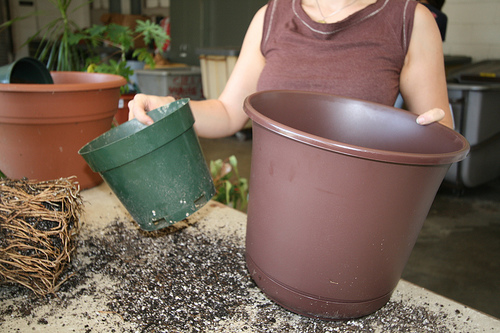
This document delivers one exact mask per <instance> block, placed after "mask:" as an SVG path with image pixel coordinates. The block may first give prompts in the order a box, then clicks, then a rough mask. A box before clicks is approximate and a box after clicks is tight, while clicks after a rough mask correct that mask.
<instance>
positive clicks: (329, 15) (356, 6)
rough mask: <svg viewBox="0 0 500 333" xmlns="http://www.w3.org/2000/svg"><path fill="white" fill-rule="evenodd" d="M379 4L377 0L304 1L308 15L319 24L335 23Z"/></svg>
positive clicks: (303, 6) (304, 7)
mask: <svg viewBox="0 0 500 333" xmlns="http://www.w3.org/2000/svg"><path fill="white" fill-rule="evenodd" d="M375 2H377V0H302V2H301V3H302V8H303V9H304V11H305V12H306V14H307V15H308V16H309V17H310V18H311V19H312V20H314V21H316V22H319V23H335V22H338V21H341V20H343V19H345V18H346V17H348V16H350V15H352V14H354V13H356V12H358V11H360V10H362V9H363V8H365V7H367V6H368V5H371V4H373V3H375Z"/></svg>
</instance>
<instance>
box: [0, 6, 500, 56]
mask: <svg viewBox="0 0 500 333" xmlns="http://www.w3.org/2000/svg"><path fill="white" fill-rule="evenodd" d="M0 1H1V3H2V8H3V9H4V12H8V8H9V7H10V14H11V17H12V16H16V15H20V14H25V13H26V12H27V11H29V12H32V11H33V9H35V8H36V9H38V10H40V9H44V7H45V6H44V3H48V0H29V1H20V0H0ZM82 1H83V0H75V2H77V3H81V2H82ZM206 1H207V0H199V2H200V3H204V2H206ZM238 1H239V2H240V1H241V2H244V3H248V2H251V1H250V0H238ZM9 2H10V6H9ZM175 2H184V0H95V1H94V5H93V6H90V8H88V7H87V8H82V9H80V11H79V13H78V14H77V15H75V16H76V20H77V21H80V23H81V25H82V26H88V25H90V24H91V23H99V18H100V16H101V14H102V13H104V12H108V11H111V12H112V9H113V8H115V7H117V6H118V7H120V12H122V13H125V14H127V13H131V12H134V11H135V9H136V8H137V7H141V9H142V13H143V14H145V15H168V14H169V9H170V8H169V7H170V6H171V5H172V3H175ZM208 2H209V1H208ZM264 2H265V0H264ZM30 3H34V4H35V5H33V6H31V7H30V6H26V4H30ZM20 4H24V5H20ZM39 6H40V7H39ZM89 9H90V10H89ZM193 10H195V9H194V8H193ZM89 11H90V15H89ZM443 11H444V12H445V13H446V14H447V15H448V32H447V36H446V41H445V42H444V45H443V47H444V52H445V54H448V55H465V56H470V57H472V58H473V61H479V60H483V59H500V0H446V3H445V5H444V7H443ZM5 14H6V13H4V15H2V16H1V17H0V20H1V21H5V20H6V19H7V17H8V15H5ZM41 23H42V22H34V20H33V22H31V23H27V22H26V23H25V24H26V25H25V26H24V27H21V28H19V27H18V28H17V30H16V29H13V30H14V31H13V43H14V47H16V51H17V52H15V53H16V54H15V55H14V57H16V58H18V57H20V56H22V55H24V54H23V52H19V51H20V50H19V49H17V47H18V46H19V45H20V44H22V42H24V40H25V36H26V35H30V33H32V32H33V29H35V30H34V31H36V30H37V29H39V26H41V25H42V24H41ZM186 24H189V22H186ZM245 24H246V22H245ZM245 28H246V27H245ZM30 29H31V30H30ZM5 33H6V31H4V34H5ZM0 44H1V45H0V49H1V50H3V53H2V54H3V56H0V60H1V62H2V63H4V62H6V61H10V60H12V58H13V56H12V54H10V52H9V54H7V50H11V47H10V41H9V40H7V39H1V40H0ZM26 52H27V51H24V53H26ZM7 55H8V57H7Z"/></svg>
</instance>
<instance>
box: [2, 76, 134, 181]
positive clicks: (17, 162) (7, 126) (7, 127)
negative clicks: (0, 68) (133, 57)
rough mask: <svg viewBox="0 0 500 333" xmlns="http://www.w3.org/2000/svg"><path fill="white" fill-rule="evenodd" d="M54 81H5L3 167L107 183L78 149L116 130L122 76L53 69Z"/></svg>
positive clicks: (12, 174) (18, 173)
mask: <svg viewBox="0 0 500 333" xmlns="http://www.w3.org/2000/svg"><path fill="white" fill-rule="evenodd" d="M51 75H52V78H53V80H54V84H53V85H52V84H0V105H1V107H0V170H1V171H2V172H3V173H4V174H5V175H6V176H7V177H9V178H14V179H18V178H23V177H26V178H29V179H36V180H40V181H42V180H50V179H57V178H61V177H69V176H73V175H75V176H77V179H78V182H79V183H80V186H81V188H82V189H85V188H91V187H93V186H96V185H98V184H100V183H101V182H102V178H101V177H100V175H99V174H98V173H94V172H93V171H92V170H91V169H90V167H89V166H88V165H87V163H86V162H85V160H84V159H83V158H82V157H81V156H80V155H78V150H79V149H80V148H81V147H82V146H83V145H85V144H86V143H87V142H89V141H91V140H93V139H94V138H96V137H98V136H99V135H101V134H103V133H104V132H106V131H108V130H109V129H110V128H111V123H112V120H113V116H114V115H115V113H116V112H117V108H118V100H119V98H120V87H121V86H123V85H124V84H126V81H125V79H124V78H123V77H121V76H118V75H110V74H98V73H84V72H52V73H51Z"/></svg>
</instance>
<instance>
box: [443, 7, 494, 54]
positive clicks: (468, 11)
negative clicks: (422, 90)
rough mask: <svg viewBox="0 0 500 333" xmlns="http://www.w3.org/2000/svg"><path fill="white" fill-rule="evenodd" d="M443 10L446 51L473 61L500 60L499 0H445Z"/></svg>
mask: <svg viewBox="0 0 500 333" xmlns="http://www.w3.org/2000/svg"><path fill="white" fill-rule="evenodd" d="M443 12H445V13H446V15H447V16H448V31H447V33H446V41H445V42H444V46H443V47H444V53H445V54H449V55H466V56H470V57H472V60H473V61H474V62H476V61H479V60H484V59H500V0H446V2H445V5H444V7H443Z"/></svg>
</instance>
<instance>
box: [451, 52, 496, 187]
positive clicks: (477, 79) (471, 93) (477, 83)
mask: <svg viewBox="0 0 500 333" xmlns="http://www.w3.org/2000/svg"><path fill="white" fill-rule="evenodd" d="M448 81H449V83H448V96H449V99H450V104H451V106H452V109H453V115H454V118H455V128H456V130H457V131H458V132H459V133H460V134H462V135H463V136H464V137H465V138H466V139H467V140H468V141H469V143H470V145H471V150H470V153H469V156H468V157H467V158H466V159H465V160H463V161H461V162H459V163H455V164H453V165H452V166H451V168H450V170H449V171H448V173H447V174H446V177H445V182H447V183H450V184H452V185H454V186H455V187H457V188H459V189H462V188H464V187H475V186H478V185H481V184H484V183H487V182H489V181H491V180H494V179H496V178H497V177H500V154H499V153H498V152H499V151H500V60H488V61H482V62H478V63H475V64H470V65H466V66H463V67H461V68H459V69H457V70H455V71H453V72H450V74H449V75H448Z"/></svg>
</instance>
